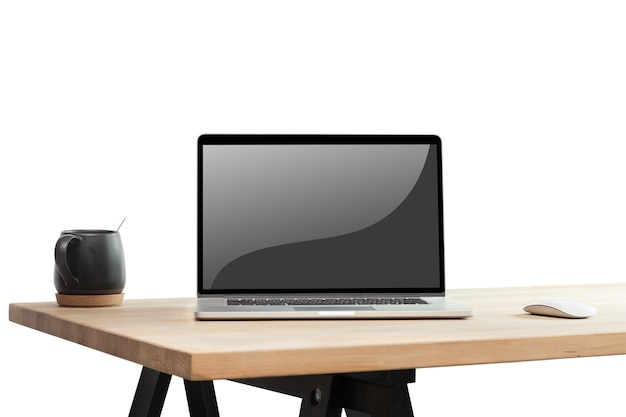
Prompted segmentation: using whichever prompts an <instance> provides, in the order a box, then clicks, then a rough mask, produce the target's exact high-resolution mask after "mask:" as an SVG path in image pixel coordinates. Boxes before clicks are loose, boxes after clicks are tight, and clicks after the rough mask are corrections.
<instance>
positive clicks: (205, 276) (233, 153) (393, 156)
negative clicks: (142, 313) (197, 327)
mask: <svg viewBox="0 0 626 417" xmlns="http://www.w3.org/2000/svg"><path fill="white" fill-rule="evenodd" d="M437 146H438V145H435V144H404V143H403V144H262V145H261V144H259V145H250V144H205V145H203V146H202V148H201V152H202V155H201V167H200V168H201V171H200V172H201V175H202V179H201V197H200V198H201V199H202V201H201V205H200V208H201V213H200V215H201V216H202V218H201V223H200V224H201V233H202V235H201V246H200V252H199V256H201V257H202V259H201V262H200V265H201V269H202V272H201V274H202V275H201V276H202V288H201V290H203V291H205V292H209V293H211V292H218V293H219V292H225V293H237V292H247V291H257V292H258V291H261V292H263V291H266V292H271V291H273V290H281V291H293V292H305V291H306V292H319V291H339V292H345V291H351V292H355V291H360V290H373V291H392V290H406V289H434V288H441V287H442V279H443V277H442V254H441V253H440V251H441V250H442V244H441V236H440V233H441V227H440V218H439V217H440V215H441V207H440V204H441V200H440V179H439V177H438V176H439V175H440V170H439V167H438V163H439V156H438V149H437Z"/></svg>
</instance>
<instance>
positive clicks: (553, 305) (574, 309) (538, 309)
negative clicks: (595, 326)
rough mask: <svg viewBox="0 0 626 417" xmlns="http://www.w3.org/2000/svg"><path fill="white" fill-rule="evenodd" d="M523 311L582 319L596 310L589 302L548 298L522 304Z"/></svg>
mask: <svg viewBox="0 0 626 417" xmlns="http://www.w3.org/2000/svg"><path fill="white" fill-rule="evenodd" d="M524 311H526V312H528V313H531V314H538V315H540V316H550V317H561V318H566V319H584V318H587V317H591V316H593V315H595V314H596V313H597V312H598V310H597V309H596V308H595V307H593V306H590V305H589V304H585V303H580V302H578V301H574V300H565V299H549V300H541V301H537V302H536V303H531V304H528V305H526V306H524Z"/></svg>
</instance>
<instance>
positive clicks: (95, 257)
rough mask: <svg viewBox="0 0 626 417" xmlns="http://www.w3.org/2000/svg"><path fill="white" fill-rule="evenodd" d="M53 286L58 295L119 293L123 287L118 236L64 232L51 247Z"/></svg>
mask: <svg viewBox="0 0 626 417" xmlns="http://www.w3.org/2000/svg"><path fill="white" fill-rule="evenodd" d="M54 261H55V268H54V286H55V287H56V289H57V291H58V292H59V294H68V295H104V294H120V293H121V292H122V290H123V289H124V285H126V267H125V264H124V250H123V248H122V239H121V238H120V234H119V233H118V232H116V231H111V230H65V231H63V232H61V236H60V237H59V239H58V240H57V243H56V247H55V248H54Z"/></svg>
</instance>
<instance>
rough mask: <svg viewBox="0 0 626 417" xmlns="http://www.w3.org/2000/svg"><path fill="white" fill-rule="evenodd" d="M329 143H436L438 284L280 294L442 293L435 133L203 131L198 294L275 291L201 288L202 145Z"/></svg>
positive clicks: (440, 190)
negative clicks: (224, 132) (344, 133)
mask: <svg viewBox="0 0 626 417" xmlns="http://www.w3.org/2000/svg"><path fill="white" fill-rule="evenodd" d="M252 144H253V145H258V144H268V145H305V144H307V145H311V144H313V145H314V144H320V145H329V144H355V145H358V144H428V145H435V146H436V151H437V158H436V159H437V188H438V195H439V198H438V206H439V207H438V209H439V210H438V215H439V287H436V288H435V287H431V288H418V287H415V288H387V289H381V288H350V289H345V290H337V289H332V290H330V289H320V288H317V289H298V290H292V289H287V288H286V289H285V290H284V292H282V291H281V292H280V294H281V295H282V294H290V295H299V294H328V293H333V294H390V295H391V294H406V293H411V294H417V295H429V294H430V295H445V269H444V235H443V184H442V167H441V139H440V138H439V137H438V136H436V135H376V134H374V135H333V134H204V135H201V136H200V137H199V138H198V141H197V153H198V161H197V164H198V165H197V168H198V178H197V186H198V188H197V210H198V212H197V291H198V295H199V296H203V295H204V296H207V295H226V296H228V295H244V294H264V295H268V296H269V295H271V294H277V292H276V290H268V289H254V288H250V289H246V290H224V289H220V290H210V289H205V288H203V281H204V280H203V241H202V240H203V239H202V230H203V215H202V214H203V207H202V206H203V198H202V192H203V178H202V177H203V175H202V173H203V147H204V146H210V145H252Z"/></svg>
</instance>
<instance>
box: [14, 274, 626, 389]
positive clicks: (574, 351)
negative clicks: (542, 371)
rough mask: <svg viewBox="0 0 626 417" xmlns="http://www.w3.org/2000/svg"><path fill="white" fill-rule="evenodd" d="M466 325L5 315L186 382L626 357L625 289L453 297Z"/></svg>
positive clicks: (183, 305) (19, 309)
mask: <svg viewBox="0 0 626 417" xmlns="http://www.w3.org/2000/svg"><path fill="white" fill-rule="evenodd" d="M449 295H450V296H451V297H452V298H455V299H457V300H458V301H461V302H463V303H465V304H468V305H470V306H472V307H474V308H475V309H476V316H475V317H473V318H470V319H462V320H458V319H439V320H432V319H431V320H323V321H303V320H298V321H221V322H217V321H213V322H211V321H196V320H195V319H194V314H193V313H194V306H195V299H194V298H186V299H153V300H126V301H125V302H124V304H123V305H122V306H118V307H104V308H98V309H93V308H64V307H60V306H59V305H57V304H56V303H54V302H47V303H16V304H11V305H10V306H9V319H10V320H11V321H13V322H15V323H18V324H21V325H24V326H27V327H31V328H33V329H36V330H40V331H42V332H45V333H48V334H51V335H54V336H58V337H61V338H63V339H67V340H69V341H72V342H75V343H79V344H82V345H84V346H88V347H91V348H93V349H97V350H100V351H102V352H106V353H109V354H112V355H115V356H118V357H120V358H124V359H127V360H130V361H133V362H136V363H138V364H141V365H143V366H147V367H150V368H152V369H155V370H158V371H161V372H165V373H168V374H171V375H177V376H180V377H182V378H185V379H189V380H205V379H235V378H253V377H264V376H285V375H307V374H321V373H339V372H357V371H377V370H393V369H408V368H421V367H432V366H449V365H465V364H479V363H495V362H512V361H526V360H541V359H553V358H571V357H580V356H600V355H614V354H624V353H626V284H606V285H588V286H584V285H583V286H553V287H548V286H546V287H526V288H495V289H469V290H453V291H452V290H451V291H449ZM542 298H571V299H575V300H580V301H584V302H587V303H589V304H592V305H594V306H596V307H597V308H598V314H597V315H596V316H594V317H591V318H588V319H580V320H568V319H557V318H550V317H540V316H532V315H529V314H526V313H524V311H523V310H522V307H523V306H524V305H525V304H528V303H530V302H533V301H537V300H540V299H542Z"/></svg>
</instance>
